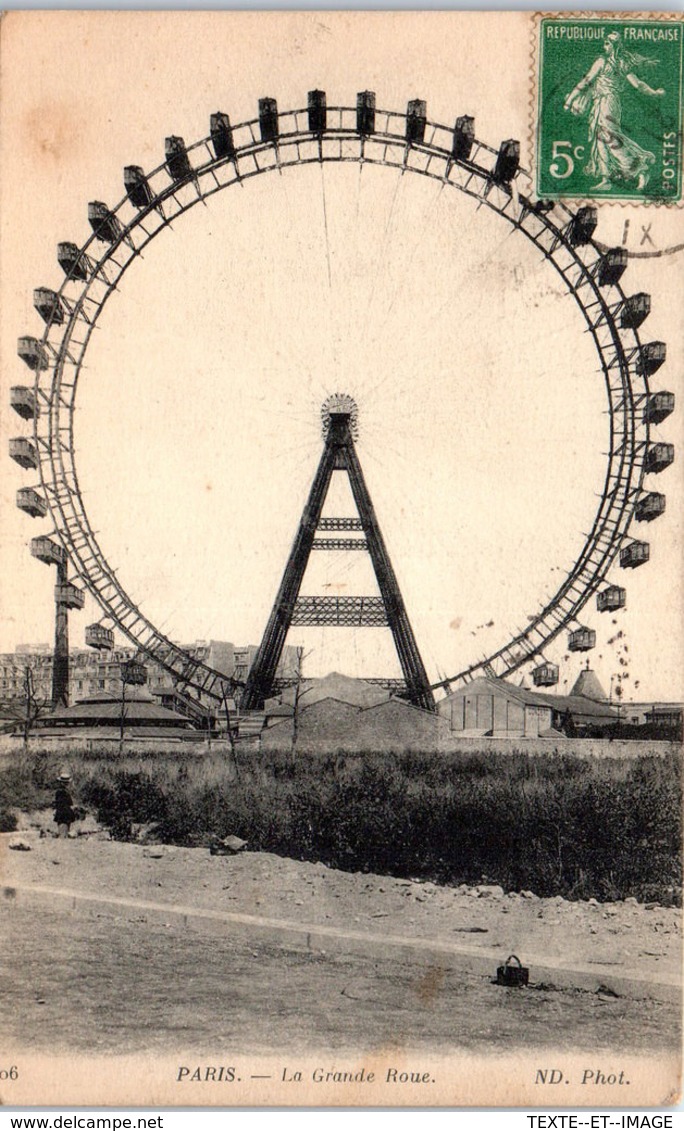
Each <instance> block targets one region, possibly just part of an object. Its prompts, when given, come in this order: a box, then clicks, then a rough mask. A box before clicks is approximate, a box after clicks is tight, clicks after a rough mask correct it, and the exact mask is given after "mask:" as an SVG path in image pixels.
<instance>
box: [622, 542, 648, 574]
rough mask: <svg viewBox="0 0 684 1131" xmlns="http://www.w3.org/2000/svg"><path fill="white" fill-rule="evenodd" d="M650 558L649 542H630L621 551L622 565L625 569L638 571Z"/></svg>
mask: <svg viewBox="0 0 684 1131" xmlns="http://www.w3.org/2000/svg"><path fill="white" fill-rule="evenodd" d="M649 556H650V546H649V544H648V542H630V544H629V546H623V548H622V549H621V550H620V565H621V566H622V568H623V569H636V568H637V566H640V565H643V564H644V562H647V561H648V559H649Z"/></svg>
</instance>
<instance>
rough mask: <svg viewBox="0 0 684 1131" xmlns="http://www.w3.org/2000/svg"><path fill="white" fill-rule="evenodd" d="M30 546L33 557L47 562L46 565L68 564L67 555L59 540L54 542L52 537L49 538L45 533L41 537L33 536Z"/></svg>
mask: <svg viewBox="0 0 684 1131" xmlns="http://www.w3.org/2000/svg"><path fill="white" fill-rule="evenodd" d="M29 548H30V550H31V554H32V555H33V557H34V558H38V561H39V562H45V564H46V565H58V566H65V565H66V562H67V556H66V553H65V551H64V549H63V548H62V547H61V546H60V545H59V543H58V542H53V541H52V539H51V538H47V537H46V536H45V535H41V537H40V538H32V539H31V542H30V544H29Z"/></svg>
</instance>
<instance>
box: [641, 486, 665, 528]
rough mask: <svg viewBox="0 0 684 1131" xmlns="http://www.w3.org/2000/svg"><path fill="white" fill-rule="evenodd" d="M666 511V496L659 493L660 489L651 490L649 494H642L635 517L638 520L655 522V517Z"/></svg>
mask: <svg viewBox="0 0 684 1131" xmlns="http://www.w3.org/2000/svg"><path fill="white" fill-rule="evenodd" d="M664 512H665V496H664V495H661V494H659V492H658V491H649V493H648V494H647V495H642V497H641V498H640V499H639V502H638V503H637V505H636V510H635V511H634V517H635V518H636V520H637V522H653V519H654V518H658V516H659V515H661V514H664Z"/></svg>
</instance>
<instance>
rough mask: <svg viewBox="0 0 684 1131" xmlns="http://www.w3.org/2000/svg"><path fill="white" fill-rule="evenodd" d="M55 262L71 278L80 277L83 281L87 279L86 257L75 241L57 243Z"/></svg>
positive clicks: (87, 263) (87, 265) (87, 264)
mask: <svg viewBox="0 0 684 1131" xmlns="http://www.w3.org/2000/svg"><path fill="white" fill-rule="evenodd" d="M57 262H58V263H59V265H60V267H61V268H62V271H63V272H64V274H65V275H67V276H69V277H70V278H72V279H82V280H83V282H85V281H86V280H87V278H88V267H89V262H88V257H87V255H83V253H82V252H81V250H80V248H78V247H77V246H76V244H75V243H60V244H57Z"/></svg>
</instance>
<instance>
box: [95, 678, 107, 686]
mask: <svg viewBox="0 0 684 1131" xmlns="http://www.w3.org/2000/svg"><path fill="white" fill-rule="evenodd" d="M104 685H105V681H104V680H103V679H98V681H97V686H98V687H104Z"/></svg>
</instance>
